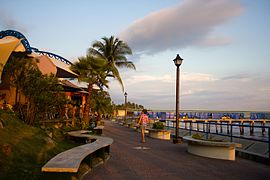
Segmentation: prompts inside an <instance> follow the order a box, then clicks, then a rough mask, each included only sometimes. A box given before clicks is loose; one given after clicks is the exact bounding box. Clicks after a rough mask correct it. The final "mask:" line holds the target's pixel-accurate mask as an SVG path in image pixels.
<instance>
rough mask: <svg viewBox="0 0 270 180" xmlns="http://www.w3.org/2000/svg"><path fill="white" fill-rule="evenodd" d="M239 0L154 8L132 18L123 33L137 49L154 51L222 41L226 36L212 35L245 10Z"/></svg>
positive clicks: (197, 0) (186, 1)
mask: <svg viewBox="0 0 270 180" xmlns="http://www.w3.org/2000/svg"><path fill="white" fill-rule="evenodd" d="M242 10H243V7H242V5H241V4H240V3H239V1H237V0H235V1H228V0H218V1H217V0H208V1H201V0H184V1H183V2H182V3H181V4H179V5H178V6H176V7H172V8H167V9H162V10H160V11H157V12H153V13H151V14H149V15H147V16H146V17H144V18H142V19H139V20H137V21H135V22H133V23H132V24H131V25H130V26H128V27H127V28H126V29H125V30H124V31H122V32H121V33H120V37H121V38H122V39H124V40H125V41H127V43H128V44H129V45H130V46H131V48H132V49H134V50H135V52H144V53H148V54H153V53H155V52H159V51H165V50H175V49H178V48H184V47H187V46H192V45H196V46H197V45H199V46H202V45H206V46H209V45H210V46H213V45H223V44H228V43H230V39H229V38H227V37H220V36H218V35H215V36H214V37H213V35H211V32H213V30H214V28H216V27H217V26H219V25H222V24H224V23H225V22H227V21H229V20H231V19H232V18H234V17H236V16H239V15H240V14H241V13H242Z"/></svg>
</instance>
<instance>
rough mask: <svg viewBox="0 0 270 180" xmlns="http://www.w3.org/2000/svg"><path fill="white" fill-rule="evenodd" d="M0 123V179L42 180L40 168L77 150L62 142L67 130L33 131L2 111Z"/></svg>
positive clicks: (55, 128)
mask: <svg viewBox="0 0 270 180" xmlns="http://www.w3.org/2000/svg"><path fill="white" fill-rule="evenodd" d="M0 120H1V122H2V124H3V126H4V127H3V128H1V129H0V137H1V138H0V169H1V171H0V179H43V178H44V174H42V172H41V167H42V166H43V165H44V164H45V163H46V162H47V161H49V160H50V159H51V158H52V157H53V156H55V155H57V154H58V153H60V152H62V151H65V150H67V149H70V148H72V147H74V146H78V143H74V142H73V141H70V140H67V139H65V132H66V131H67V130H71V128H70V127H65V126H63V127H61V128H60V127H54V126H52V127H47V128H45V127H44V129H41V128H36V127H33V126H29V125H27V124H25V123H23V122H22V121H21V120H20V119H18V118H17V117H16V116H15V114H14V113H12V112H10V113H7V112H3V111H0ZM50 136H51V137H50ZM64 139H65V140H64ZM63 140H64V141H63Z"/></svg>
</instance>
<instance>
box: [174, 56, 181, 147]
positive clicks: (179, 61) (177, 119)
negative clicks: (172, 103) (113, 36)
mask: <svg viewBox="0 0 270 180" xmlns="http://www.w3.org/2000/svg"><path fill="white" fill-rule="evenodd" d="M173 61H174V64H175V66H176V112H175V113H176V125H175V137H174V139H173V143H175V144H176V143H180V142H181V140H180V139H179V131H178V128H179V118H180V117H179V91H180V89H179V84H180V82H179V76H180V74H179V67H180V65H181V64H182V61H183V59H182V58H181V57H180V56H179V54H177V56H176V58H175V59H174V60H173Z"/></svg>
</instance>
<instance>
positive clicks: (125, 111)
mask: <svg viewBox="0 0 270 180" xmlns="http://www.w3.org/2000/svg"><path fill="white" fill-rule="evenodd" d="M124 96H125V124H126V123H127V92H125V94H124Z"/></svg>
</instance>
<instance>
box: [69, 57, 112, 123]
mask: <svg viewBox="0 0 270 180" xmlns="http://www.w3.org/2000/svg"><path fill="white" fill-rule="evenodd" d="M106 65H107V62H106V61H105V60H104V59H101V58H96V57H93V56H90V55H87V56H86V57H80V58H79V61H77V62H75V63H74V64H73V65H72V66H71V70H72V71H74V72H76V73H77V74H78V75H79V77H78V81H79V82H86V83H88V87H87V90H88V95H87V99H86V106H85V110H84V115H83V119H84V122H85V123H86V125H88V124H89V120H90V117H89V112H90V105H91V98H92V91H93V85H94V84H95V85H97V86H99V87H100V88H101V89H102V88H103V87H104V86H105V87H107V88H108V85H107V84H108V81H107V80H106V77H107V75H106V73H105V71H106V68H107V66H106Z"/></svg>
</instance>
